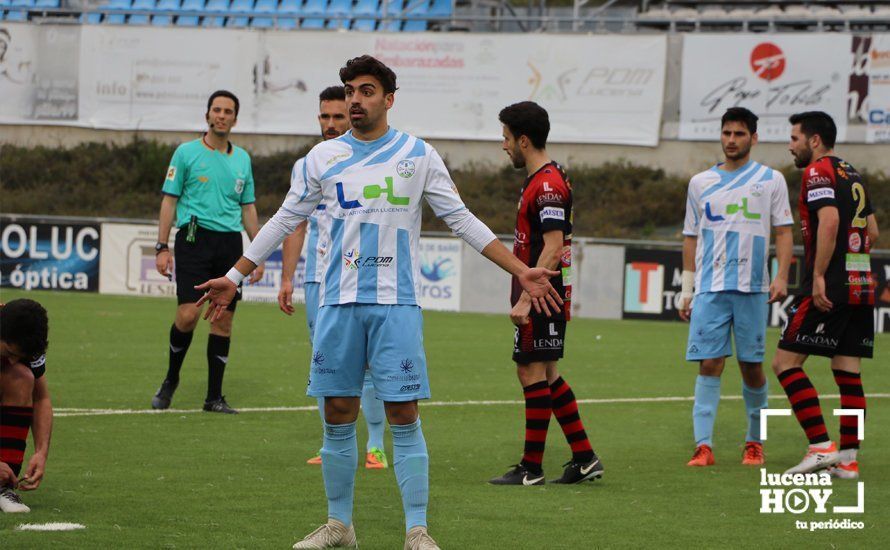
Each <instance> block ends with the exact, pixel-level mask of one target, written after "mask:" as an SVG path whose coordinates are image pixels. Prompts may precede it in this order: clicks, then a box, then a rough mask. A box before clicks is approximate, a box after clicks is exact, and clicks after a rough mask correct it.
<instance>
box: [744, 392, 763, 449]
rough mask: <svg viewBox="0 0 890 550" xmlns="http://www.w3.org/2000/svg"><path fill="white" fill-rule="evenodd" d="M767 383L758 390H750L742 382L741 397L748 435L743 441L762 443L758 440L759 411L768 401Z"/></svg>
mask: <svg viewBox="0 0 890 550" xmlns="http://www.w3.org/2000/svg"><path fill="white" fill-rule="evenodd" d="M768 392H769V382H764V384H763V386H761V387H759V388H752V387H750V386H748V384H745V383H744V382H742V397H744V399H745V411H746V412H747V413H748V434H747V435H746V436H745V441H755V442H757V443H762V441H761V440H760V409H765V408H766V407H767V406H768V404H767V399H768V395H769V394H768Z"/></svg>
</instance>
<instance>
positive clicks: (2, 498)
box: [0, 487, 31, 514]
mask: <svg viewBox="0 0 890 550" xmlns="http://www.w3.org/2000/svg"><path fill="white" fill-rule="evenodd" d="M0 510H3V511H4V512H5V513H7V514H27V513H28V512H30V511H31V509H30V508H28V507H27V506H25V504H24V503H23V502H22V499H20V498H19V496H18V495H17V494H16V492H15V491H13V490H12V489H10V488H9V487H3V488H2V489H0Z"/></svg>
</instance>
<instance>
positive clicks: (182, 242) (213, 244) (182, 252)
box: [173, 227, 243, 311]
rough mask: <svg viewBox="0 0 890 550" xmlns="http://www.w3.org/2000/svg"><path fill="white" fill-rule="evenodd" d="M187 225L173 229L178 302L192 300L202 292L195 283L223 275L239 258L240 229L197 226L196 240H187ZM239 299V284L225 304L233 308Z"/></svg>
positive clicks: (194, 300)
mask: <svg viewBox="0 0 890 550" xmlns="http://www.w3.org/2000/svg"><path fill="white" fill-rule="evenodd" d="M187 233H188V228H187V227H182V228H181V229H180V230H179V231H178V232H177V233H176V239H175V241H174V242H175V243H176V244H175V246H174V248H173V253H174V254H175V258H176V265H175V268H176V298H177V300H178V302H179V304H193V303H195V302H197V301H198V300H199V299H200V298H201V296H203V295H204V293H203V292H201V291H200V290H195V286H196V285H200V284H202V283H205V282H207V281H209V280H210V279H216V278H217V277H222V276H223V275H225V274H226V273H228V271H229V269H231V267H232V266H233V265H235V262H237V261H238V259H239V258H241V254H242V248H243V246H242V242H241V233H239V232H236V231H227V232H223V231H211V230H209V229H204V228H202V227H198V230H197V232H196V234H195V242H193V243H190V242H187V241H186V235H187ZM240 299H241V286H240V285H239V286H238V292H237V293H236V294H235V299H234V300H232V303H231V304H229V307H228V308H226V309H228V310H229V311H235V304H236V303H237V302H238V300H240Z"/></svg>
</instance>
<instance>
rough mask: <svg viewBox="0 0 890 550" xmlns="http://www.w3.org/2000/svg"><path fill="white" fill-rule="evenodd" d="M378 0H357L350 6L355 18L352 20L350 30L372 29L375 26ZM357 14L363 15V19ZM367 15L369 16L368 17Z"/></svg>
mask: <svg viewBox="0 0 890 550" xmlns="http://www.w3.org/2000/svg"><path fill="white" fill-rule="evenodd" d="M378 3H379V0H358V2H356V4H355V7H353V8H352V15H354V16H356V19H355V20H354V21H353V22H352V30H355V31H373V30H374V29H375V28H377V16H378V12H377V4H378ZM358 16H365V17H364V19H362V18H360V17H358ZM368 16H371V17H370V18H369V17H368Z"/></svg>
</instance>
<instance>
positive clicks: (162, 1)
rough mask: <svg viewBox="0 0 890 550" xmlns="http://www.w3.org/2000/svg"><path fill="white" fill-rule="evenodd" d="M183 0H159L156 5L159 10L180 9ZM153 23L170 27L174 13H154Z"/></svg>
mask: <svg viewBox="0 0 890 550" xmlns="http://www.w3.org/2000/svg"><path fill="white" fill-rule="evenodd" d="M180 2H181V0H158V5H157V6H156V7H155V9H156V10H157V11H174V12H178V11H179V4H180ZM151 24H152V25H155V26H157V27H169V26H170V25H172V24H173V15H167V14H163V15H153V16H152V18H151Z"/></svg>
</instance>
